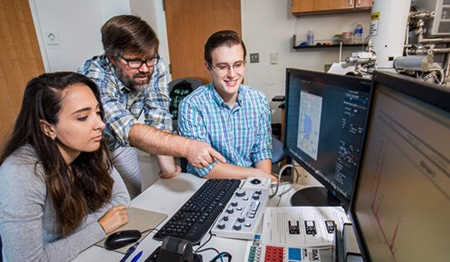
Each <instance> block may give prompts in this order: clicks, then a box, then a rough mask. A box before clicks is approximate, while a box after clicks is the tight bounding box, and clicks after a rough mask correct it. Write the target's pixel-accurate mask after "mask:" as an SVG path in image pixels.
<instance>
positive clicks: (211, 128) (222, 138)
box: [178, 83, 272, 176]
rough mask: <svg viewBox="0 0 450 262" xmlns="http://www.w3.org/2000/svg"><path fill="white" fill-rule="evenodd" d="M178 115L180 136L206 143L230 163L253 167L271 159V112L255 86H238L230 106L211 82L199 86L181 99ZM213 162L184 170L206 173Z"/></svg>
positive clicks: (198, 173) (190, 166) (212, 166)
mask: <svg viewBox="0 0 450 262" xmlns="http://www.w3.org/2000/svg"><path fill="white" fill-rule="evenodd" d="M178 114H179V116H178V132H179V133H180V135H182V136H185V137H188V138H191V139H197V140H201V141H205V142H207V143H209V144H210V145H211V146H212V147H213V148H214V149H215V150H216V151H218V152H219V153H220V154H222V155H223V156H224V157H225V159H226V160H227V163H229V164H233V165H237V166H243V167H254V166H255V164H256V163H258V162H260V161H262V160H265V159H271V158H272V129H271V124H270V123H271V112H270V108H269V104H268V102H267V99H266V97H265V96H264V95H263V94H262V93H261V92H259V91H256V90H255V89H252V88H250V87H248V86H245V85H241V86H240V87H239V93H238V97H237V103H236V105H235V106H234V107H233V108H230V107H229V106H228V105H227V104H226V103H225V102H224V101H223V99H222V97H220V95H219V94H218V93H217V91H216V90H215V88H214V84H213V83H211V84H209V85H205V86H201V87H199V88H197V89H196V90H194V92H192V93H191V94H190V95H189V96H187V97H186V98H185V99H183V100H182V101H181V105H180V110H179V112H178ZM215 165H216V163H213V164H211V165H209V166H208V167H205V168H202V169H198V168H195V167H194V166H192V165H190V164H189V165H188V167H187V170H188V172H189V173H191V174H197V175H199V176H205V175H207V174H208V173H209V172H210V171H211V169H213V168H214V166H215Z"/></svg>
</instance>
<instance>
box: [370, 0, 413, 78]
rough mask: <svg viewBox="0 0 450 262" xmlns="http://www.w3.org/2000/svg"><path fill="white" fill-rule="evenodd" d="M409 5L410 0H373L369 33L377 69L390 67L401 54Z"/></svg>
mask: <svg viewBox="0 0 450 262" xmlns="http://www.w3.org/2000/svg"><path fill="white" fill-rule="evenodd" d="M410 6H411V0H395V1H392V0H374V1H373V6H372V22H371V26H370V35H371V37H372V43H373V48H374V50H375V52H377V60H376V63H375V67H376V68H377V69H388V70H389V69H392V68H393V63H394V59H395V58H396V57H398V56H402V55H403V47H404V44H405V36H406V25H407V22H408V15H409V8H410Z"/></svg>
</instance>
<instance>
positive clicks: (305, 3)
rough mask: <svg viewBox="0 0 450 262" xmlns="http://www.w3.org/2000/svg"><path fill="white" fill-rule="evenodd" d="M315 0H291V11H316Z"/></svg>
mask: <svg viewBox="0 0 450 262" xmlns="http://www.w3.org/2000/svg"><path fill="white" fill-rule="evenodd" d="M315 2H317V0H292V13H293V14H298V13H310V12H314V11H316V9H315Z"/></svg>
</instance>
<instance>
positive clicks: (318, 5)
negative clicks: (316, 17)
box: [292, 0, 366, 15]
mask: <svg viewBox="0 0 450 262" xmlns="http://www.w3.org/2000/svg"><path fill="white" fill-rule="evenodd" d="M355 1H358V0H292V13H293V14H295V15H298V14H320V13H339V12H341V11H344V12H345V11H352V10H354V7H355ZM359 1H366V0H359Z"/></svg>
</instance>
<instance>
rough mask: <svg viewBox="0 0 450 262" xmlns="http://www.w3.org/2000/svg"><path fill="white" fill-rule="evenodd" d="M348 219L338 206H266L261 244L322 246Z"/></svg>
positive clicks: (328, 242)
mask: <svg viewBox="0 0 450 262" xmlns="http://www.w3.org/2000/svg"><path fill="white" fill-rule="evenodd" d="M346 222H348V218H347V216H346V214H345V211H344V209H342V208H340V207H268V208H266V210H265V213H264V220H263V237H262V240H263V244H264V245H271V246H279V247H324V246H331V245H333V244H334V241H335V233H336V229H337V230H339V231H341V230H342V228H343V224H344V223H346Z"/></svg>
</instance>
